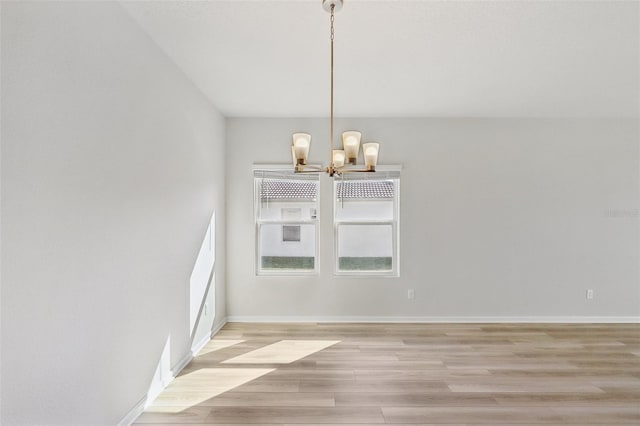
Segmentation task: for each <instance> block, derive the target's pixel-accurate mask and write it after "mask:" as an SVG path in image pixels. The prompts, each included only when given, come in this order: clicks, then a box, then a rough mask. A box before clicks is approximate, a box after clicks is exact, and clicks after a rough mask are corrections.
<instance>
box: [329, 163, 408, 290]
mask: <svg viewBox="0 0 640 426" xmlns="http://www.w3.org/2000/svg"><path fill="white" fill-rule="evenodd" d="M376 169H377V170H380V171H383V170H384V171H397V172H400V170H401V169H402V167H401V166H386V167H384V168H379V167H376ZM393 180H394V197H393V219H391V220H373V219H372V220H356V221H354V220H338V219H336V212H337V209H338V203H339V202H340V201H339V200H338V197H337V195H336V188H337V182H338V180H335V181H334V182H333V188H332V198H333V240H334V244H333V259H334V262H333V274H334V275H336V276H348V277H362V278H374V277H386V278H399V277H400V176H398V177H395V178H393ZM372 224H380V225H388V224H390V225H391V229H392V238H393V256H392V258H391V270H390V271H342V270H340V259H339V258H338V241H339V240H338V228H339V226H340V225H372Z"/></svg>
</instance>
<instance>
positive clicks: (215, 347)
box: [196, 339, 244, 356]
mask: <svg viewBox="0 0 640 426" xmlns="http://www.w3.org/2000/svg"><path fill="white" fill-rule="evenodd" d="M242 342H244V340H222V339H220V340H216V339H213V340H210V341H209V343H207V344H206V345H205V346H204V347H203V348H202V349H201V350H200V352H198V355H196V356H202V355H206V354H208V353H210V352H215V351H219V350H220V349H224V348H228V347H230V346H233V345H237V344H238V343H242Z"/></svg>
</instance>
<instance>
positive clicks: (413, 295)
mask: <svg viewBox="0 0 640 426" xmlns="http://www.w3.org/2000/svg"><path fill="white" fill-rule="evenodd" d="M415 298H416V292H415V291H414V290H413V289H412V288H410V289H409V290H407V299H409V300H413V299H415Z"/></svg>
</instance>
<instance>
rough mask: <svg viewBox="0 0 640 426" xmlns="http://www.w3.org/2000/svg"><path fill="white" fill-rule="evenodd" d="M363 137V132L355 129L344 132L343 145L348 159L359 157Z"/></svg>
mask: <svg viewBox="0 0 640 426" xmlns="http://www.w3.org/2000/svg"><path fill="white" fill-rule="evenodd" d="M361 137H362V133H360V132H356V131H353V130H351V131H348V132H344V133H343V134H342V147H343V149H344V153H345V156H346V157H347V160H351V159H356V158H358V151H359V150H360V138H361Z"/></svg>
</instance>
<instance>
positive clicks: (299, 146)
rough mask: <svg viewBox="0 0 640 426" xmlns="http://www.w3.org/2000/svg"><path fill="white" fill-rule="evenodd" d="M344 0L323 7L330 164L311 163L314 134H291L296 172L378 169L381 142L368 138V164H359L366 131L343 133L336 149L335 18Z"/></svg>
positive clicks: (365, 151) (333, 0) (329, 1)
mask: <svg viewBox="0 0 640 426" xmlns="http://www.w3.org/2000/svg"><path fill="white" fill-rule="evenodd" d="M342 4H343V0H322V7H323V8H324V9H325V10H326V11H328V12H329V13H330V14H331V20H330V22H331V33H330V34H331V118H330V121H331V138H330V152H331V155H330V157H329V166H328V167H315V166H309V165H307V159H308V158H309V148H310V147H311V135H310V134H309V133H294V134H293V135H292V137H291V139H292V144H291V155H292V157H293V164H294V165H295V172H296V173H318V172H326V173H328V174H329V175H330V176H334V175H336V174H337V175H341V174H343V173H352V172H375V171H376V164H377V163H378V153H379V152H380V144H378V143H376V142H368V143H363V144H362V153H363V157H364V165H365V167H364V168H358V167H357V163H358V156H359V153H360V141H361V139H362V133H360V132H358V131H355V130H350V131H347V132H344V133H342V149H334V147H335V144H334V125H333V118H334V116H333V88H334V84H333V45H334V20H335V12H337V11H338V10H340V9H342Z"/></svg>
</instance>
